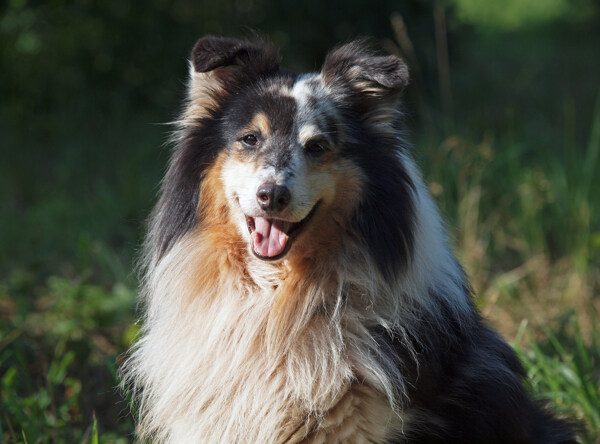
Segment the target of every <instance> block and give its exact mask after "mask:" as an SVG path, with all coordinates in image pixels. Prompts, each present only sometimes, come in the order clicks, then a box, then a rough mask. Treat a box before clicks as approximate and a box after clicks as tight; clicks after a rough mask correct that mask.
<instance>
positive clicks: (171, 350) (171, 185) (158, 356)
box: [122, 36, 576, 443]
mask: <svg viewBox="0 0 600 444" xmlns="http://www.w3.org/2000/svg"><path fill="white" fill-rule="evenodd" d="M279 60H280V59H279V56H278V52H277V50H276V49H274V47H273V46H272V45H271V44H269V43H268V42H264V41H260V40H238V39H231V38H222V37H213V36H208V37H204V38H201V39H200V40H199V41H198V42H197V43H196V45H195V46H194V48H193V51H192V54H191V62H190V83H189V90H188V96H187V100H186V104H185V108H184V111H183V113H182V115H181V118H180V119H179V120H178V121H177V125H178V129H177V131H175V135H174V141H175V142H174V144H175V149H174V151H173V153H172V158H171V161H170V164H169V167H168V171H167V173H166V176H165V178H164V181H163V183H162V188H161V191H160V197H159V200H158V203H157V205H156V207H155V209H154V211H153V213H152V215H151V218H150V223H149V229H148V234H147V239H146V244H145V253H144V255H143V258H142V263H143V279H142V285H143V288H142V292H141V296H142V301H143V311H144V313H143V327H142V328H141V333H140V337H139V339H138V341H137V343H136V344H135V345H134V347H133V348H132V350H131V352H130V354H129V356H128V358H127V361H126V363H125V365H124V367H123V369H122V375H123V380H124V384H125V386H126V387H129V388H130V390H131V391H132V393H133V397H134V399H136V400H137V404H136V405H137V408H138V413H139V423H138V427H137V433H138V435H139V437H140V439H142V440H151V441H153V442H173V443H196V442H198V443H200V442H202V443H205V442H207V443H238V442H247V443H295V442H311V443H324V442H348V443H363V442H373V443H381V442H387V443H392V442H397V443H413V442H419V443H429V442H439V443H442V442H443V443H484V442H485V443H564V442H576V438H575V433H574V428H573V427H572V425H571V423H570V422H569V421H566V420H563V419H559V418H557V417H556V416H555V415H553V414H552V413H550V412H549V411H548V410H546V409H545V408H543V407H542V406H541V405H540V404H539V403H538V402H537V401H535V400H533V399H532V398H530V396H529V394H528V389H527V386H526V381H525V372H524V370H523V368H522V366H521V364H520V362H519V360H518V358H517V356H516V355H515V353H514V351H513V350H512V349H511V348H510V346H509V345H508V344H507V343H506V342H505V341H504V340H503V339H501V337H500V336H499V335H498V334H497V333H496V332H494V331H493V330H492V329H491V328H490V327H489V326H487V325H486V324H485V323H484V322H483V320H482V319H481V317H480V315H479V314H478V312H477V310H476V308H475V306H474V304H473V299H472V291H471V288H470V286H469V282H468V279H467V277H466V276H465V273H464V272H463V270H462V268H461V266H460V265H459V263H458V262H457V260H456V259H455V257H454V255H453V253H452V251H451V249H450V248H449V246H448V243H447V240H446V233H445V230H444V224H443V222H442V220H441V218H440V215H439V213H438V210H437V208H436V205H435V203H434V201H433V200H432V198H431V196H430V195H429V193H428V191H427V187H426V185H425V184H424V181H423V178H422V177H421V175H420V173H419V170H418V168H417V166H416V164H415V162H414V161H413V159H412V157H411V154H410V149H409V147H408V145H407V143H406V142H405V140H404V138H403V130H402V128H403V127H402V123H401V121H402V119H401V118H402V115H401V112H400V111H399V101H400V96H401V93H402V91H403V89H404V88H405V87H406V86H407V84H408V82H409V73H408V69H407V66H406V65H405V64H404V63H403V62H402V60H400V59H399V58H397V57H394V56H389V55H380V54H378V53H376V52H373V51H372V50H371V49H369V48H368V46H367V45H366V44H365V43H363V42H361V41H356V42H351V43H348V44H345V45H342V46H339V47H337V48H336V49H334V50H332V51H331V52H329V54H328V55H327V56H326V59H325V62H324V64H323V66H322V69H321V71H320V72H319V73H314V74H306V75H297V74H295V73H292V72H290V71H287V70H284V69H281V68H280V65H279Z"/></svg>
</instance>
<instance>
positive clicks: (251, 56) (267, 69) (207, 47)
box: [188, 36, 279, 117]
mask: <svg viewBox="0 0 600 444" xmlns="http://www.w3.org/2000/svg"><path fill="white" fill-rule="evenodd" d="M278 69H279V54H278V53H277V50H275V48H273V46H271V45H270V44H269V43H268V42H253V41H248V40H239V39H232V38H225V37H213V36H207V37H203V38H201V39H200V40H198V41H197V42H196V44H195V45H194V49H193V50H192V54H191V60H190V86H189V93H188V94H189V97H188V98H189V104H190V107H189V109H188V112H189V113H191V114H193V115H194V116H196V117H199V116H203V115H206V114H207V112H208V111H209V110H210V109H214V108H215V107H216V106H217V104H218V101H219V98H223V97H225V96H228V95H230V94H233V93H234V92H235V91H236V90H237V89H239V88H240V87H241V86H242V85H245V84H248V82H251V81H252V80H255V79H256V78H258V77H260V76H262V75H266V74H269V73H272V72H275V71H277V70H278Z"/></svg>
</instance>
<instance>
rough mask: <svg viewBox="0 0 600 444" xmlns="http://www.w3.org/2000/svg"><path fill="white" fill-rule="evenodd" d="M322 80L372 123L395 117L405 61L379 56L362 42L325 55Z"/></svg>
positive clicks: (405, 81) (406, 77)
mask: <svg viewBox="0 0 600 444" xmlns="http://www.w3.org/2000/svg"><path fill="white" fill-rule="evenodd" d="M321 73H322V76H323V80H324V81H325V84H327V85H328V86H329V87H330V88H331V89H332V90H333V91H334V93H335V94H336V95H338V96H341V98H342V100H343V102H344V103H347V104H349V105H350V106H353V107H355V108H357V109H358V110H359V111H360V112H361V113H363V114H364V115H365V117H366V118H367V119H369V120H371V121H373V122H374V123H378V122H381V123H389V122H390V121H391V120H393V119H394V117H395V111H396V107H397V105H398V100H399V99H400V94H401V93H402V91H403V90H404V88H405V87H406V85H408V81H409V75H408V67H407V66H406V64H405V63H404V62H403V61H402V60H401V59H399V58H398V57H395V56H380V55H376V54H374V53H373V52H372V51H370V50H369V49H368V48H367V47H366V45H365V44H364V43H363V42H362V41H356V42H352V43H348V44H346V45H343V46H340V47H338V48H337V49H334V50H333V51H331V52H330V53H329V54H327V57H326V58H325V63H324V64H323V68H322V70H321Z"/></svg>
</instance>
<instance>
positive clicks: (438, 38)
mask: <svg viewBox="0 0 600 444" xmlns="http://www.w3.org/2000/svg"><path fill="white" fill-rule="evenodd" d="M251 30H256V31H258V32H259V33H261V34H263V35H266V36H268V37H269V38H270V39H271V40H272V41H274V43H275V44H276V45H277V46H279V47H280V48H281V53H282V55H283V65H284V66H286V67H288V68H291V69H293V70H297V71H315V70H318V69H319V67H320V64H321V62H322V61H323V57H324V55H325V53H326V52H327V50H328V49H329V48H331V47H332V46H333V45H335V44H337V43H339V42H343V41H347V40H349V39H352V38H354V37H358V36H368V37H371V39H372V42H373V44H374V45H375V46H378V47H381V48H383V49H384V50H385V51H387V52H390V53H393V54H397V55H399V56H401V57H402V58H404V60H406V62H407V63H408V65H409V66H410V68H411V73H412V81H411V85H410V87H409V88H408V90H407V92H406V94H405V109H406V121H407V126H408V128H409V130H410V135H409V138H410V140H411V142H412V143H413V145H414V155H415V157H416V158H417V160H418V163H419V164H420V165H421V166H422V168H423V170H424V173H425V177H426V179H427V180H428V182H429V184H430V189H431V192H432V194H433V195H434V196H435V198H436V199H437V201H438V203H439V205H440V208H441V210H442V213H443V215H444V216H445V218H446V220H447V221H448V227H449V231H450V234H451V237H452V242H453V244H454V245H455V247H456V249H457V254H458V256H459V258H460V260H461V261H462V263H463V264H464V266H465V268H466V269H467V272H468V273H469V274H470V276H471V277H472V279H473V286H474V288H475V290H476V292H477V301H476V302H477V305H478V306H479V308H480V309H481V311H482V312H483V314H484V315H486V316H488V317H489V319H490V323H491V324H492V325H494V326H495V327H496V328H497V329H498V330H500V332H501V333H502V334H504V335H505V336H506V337H507V339H508V340H509V341H511V343H512V344H513V346H514V347H515V348H516V350H517V351H518V352H519V354H520V355H521V357H522V359H523V361H524V363H525V365H526V368H527V370H528V372H529V374H530V376H531V379H532V390H533V391H535V392H536V393H538V394H539V395H541V396H543V397H545V398H546V399H548V400H550V402H551V403H552V404H553V405H554V406H556V408H557V409H558V410H559V411H560V412H562V413H568V414H569V415H570V416H571V417H574V418H576V419H577V420H579V421H581V422H582V424H583V425H584V428H585V432H584V434H583V438H582V439H583V441H584V442H586V443H587V442H589V443H594V442H595V443H599V442H600V440H598V439H597V436H598V434H599V433H600V392H599V388H598V387H599V386H600V364H599V360H600V337H599V330H600V329H599V328H598V320H599V316H598V315H599V312H600V291H599V289H600V265H599V264H600V163H599V162H600V160H599V159H598V157H599V154H600V2H598V1H595V0H502V1H495V2H483V1H477V0H445V1H444V0H405V1H398V0H396V1H392V0H370V1H368V2H364V1H358V0H344V1H340V0H334V1H331V2H321V1H314V0H307V1H303V2H298V1H295V0H294V1H291V0H279V1H273V0H232V1H224V0H199V1H192V0H174V1H166V0H147V1H145V2H123V1H121V0H104V1H94V0H73V1H64V0H49V1H37V0H8V1H3V2H2V4H1V5H0V147H1V150H2V151H1V153H2V158H1V159H2V160H0V208H1V211H0V442H7V443H17V442H19V443H21V442H27V443H47V442H49V443H63V442H66V443H73V442H82V443H84V442H86V443H87V442H114V443H121V442H130V441H132V431H133V426H132V419H131V414H130V412H129V406H128V399H127V394H124V395H122V394H120V393H119V391H118V390H117V388H116V387H117V384H118V378H117V376H116V369H117V367H118V364H119V359H120V358H119V356H120V354H121V353H123V352H124V350H126V349H127V348H128V346H129V345H130V343H131V340H132V338H133V337H134V336H135V334H136V332H137V330H138V326H137V325H136V324H135V304H136V302H135V298H136V287H137V278H136V275H135V272H134V271H133V268H134V267H133V264H134V261H135V258H136V254H137V251H138V249H139V245H140V241H141V238H142V235H143V230H144V222H145V219H146V217H147V215H148V213H149V211H150V210H151V208H152V206H153V203H154V201H155V198H156V193H157V190H158V184H159V182H160V180H161V177H162V174H163V173H164V171H165V165H166V161H167V159H168V155H169V150H170V147H168V146H166V145H165V141H166V139H167V136H168V132H169V130H170V127H169V126H168V125H165V122H170V121H172V120H173V119H174V118H175V117H176V116H177V114H178V111H179V109H180V103H181V100H182V98H183V97H184V90H185V83H186V75H187V57H188V54H189V51H190V50H191V48H192V46H193V44H194V43H195V41H196V39H197V38H198V37H199V36H201V35H204V34H208V33H211V34H219V35H228V36H248V35H251Z"/></svg>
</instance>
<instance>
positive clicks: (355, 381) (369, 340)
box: [123, 85, 469, 443]
mask: <svg viewBox="0 0 600 444" xmlns="http://www.w3.org/2000/svg"><path fill="white" fill-rule="evenodd" d="M307 89H308V87H307V86H306V85H301V86H298V87H295V88H294V89H293V92H292V93H293V95H294V97H296V98H298V100H300V101H301V100H302V97H303V95H304V94H308V93H309V92H308V91H307ZM305 117H306V116H305ZM399 156H400V161H401V162H402V164H403V165H404V168H405V169H406V171H407V172H408V175H409V176H410V179H411V180H412V182H413V183H414V184H415V192H414V195H413V198H414V204H415V211H416V232H415V240H414V256H413V259H412V261H411V262H410V263H409V264H408V267H407V268H406V270H405V271H404V273H403V274H402V275H401V276H397V279H396V280H395V281H393V282H389V281H385V280H384V279H383V278H382V277H381V274H380V273H379V272H378V270H377V269H376V267H375V265H374V264H373V261H372V258H370V257H369V254H368V252H367V249H366V248H365V246H364V245H361V244H360V242H359V241H358V240H356V239H352V238H350V237H349V236H348V237H347V238H346V239H344V243H343V246H342V248H341V249H340V251H338V252H336V255H335V257H334V258H333V259H332V260H330V261H326V262H325V263H323V264H320V267H319V269H318V270H316V271H315V272H314V273H313V275H312V276H310V277H307V278H306V280H305V281H303V282H300V284H299V285H298V286H297V287H296V288H293V289H290V288H287V287H286V283H287V281H286V280H287V279H288V278H289V276H290V275H291V274H293V271H294V270H290V269H289V267H290V266H291V264H289V263H287V261H284V262H283V263H278V265H277V266H273V265H271V264H270V263H266V262H263V261H260V260H259V259H256V258H253V257H252V256H251V255H248V256H247V261H248V262H247V263H246V264H245V266H246V271H247V273H248V274H249V276H250V277H251V278H250V279H249V278H247V276H242V275H238V274H236V273H235V272H234V271H235V268H234V267H233V266H229V267H223V268H222V269H218V267H215V264H214V263H212V262H207V261H208V260H209V259H208V258H214V257H215V252H214V251H211V248H214V247H212V246H211V245H212V244H210V243H207V242H206V241H207V238H206V236H207V234H206V233H203V232H202V231H198V230H195V231H192V232H190V233H188V234H187V235H185V236H184V237H183V238H181V239H180V240H179V241H178V242H176V244H175V245H174V246H173V247H172V248H171V250H170V251H169V252H168V253H167V254H166V255H165V256H164V257H162V258H161V259H160V260H158V261H157V260H156V255H155V254H154V253H152V252H150V253H149V254H148V256H147V257H146V264H147V268H146V274H145V280H144V283H143V290H142V297H143V301H144V304H145V317H144V325H143V328H142V332H141V335H140V339H139V341H138V342H137V344H136V345H135V347H134V349H133V351H132V354H131V355H130V357H129V359H128V360H127V363H126V364H125V367H124V369H123V375H124V381H125V383H126V384H129V385H130V386H131V387H132V388H133V390H134V394H135V395H136V396H137V398H138V399H139V409H140V416H141V418H142V421H141V423H140V425H139V427H138V431H139V434H140V436H141V437H142V438H152V439H153V440H154V441H155V442H170V443H196V442H202V443H237V442H240V443H244V442H246V443H271V442H273V443H275V442H299V441H306V442H381V441H384V440H386V439H389V438H390V437H392V436H396V435H398V434H401V432H402V430H403V427H405V426H406V425H407V424H409V423H410V420H411V412H410V410H408V409H407V407H406V390H407V387H405V386H404V383H403V375H402V374H401V371H400V370H399V366H398V363H397V362H394V361H392V360H391V359H390V358H389V357H386V356H384V355H382V351H381V350H380V347H379V345H378V343H377V342H376V341H375V339H374V338H373V337H372V335H371V333H370V332H369V329H370V328H372V327H376V326H382V327H384V328H385V329H388V330H392V329H393V330H394V332H395V334H397V335H401V336H402V335H404V337H403V338H401V339H403V340H404V341H405V342H404V343H405V345H406V346H407V347H409V348H410V340H409V339H408V335H407V334H406V333H407V332H409V331H413V330H414V328H413V326H414V323H415V322H417V320H416V319H415V318H414V314H413V313H414V311H413V310H414V309H415V308H419V309H420V310H425V311H426V312H427V313H430V314H431V319H432V322H435V319H436V317H437V316H439V307H438V304H439V302H438V301H437V299H435V298H432V297H431V296H430V294H431V291H432V290H436V291H438V292H440V291H441V293H440V296H441V297H443V298H445V300H446V302H447V305H448V306H449V307H451V308H452V309H454V310H456V313H457V314H458V317H459V318H460V315H461V313H463V312H464V313H468V311H469V307H468V300H467V296H466V295H465V293H464V291H463V289H462V285H463V277H462V272H461V270H460V267H459V266H458V264H457V262H456V260H455V259H454V257H453V255H452V253H451V252H450V250H449V248H448V246H447V243H446V234H445V230H444V228H443V224H442V222H441V219H440V216H439V214H438V211H437V209H436V206H435V204H434V202H433V200H432V198H431V197H430V195H429V193H428V192H427V189H426V187H425V185H424V183H423V180H422V178H421V176H420V174H419V173H418V170H417V168H416V166H415V164H414V162H413V160H412V159H410V158H409V157H408V155H407V154H399ZM232 165H233V164H232ZM296 167H297V168H301V165H300V166H298V165H296ZM239 168H240V166H239V165H237V164H236V165H235V166H231V165H227V164H226V165H225V166H224V168H223V175H222V177H221V179H222V182H223V183H224V187H225V190H226V194H227V197H228V201H229V203H230V205H232V204H233V202H235V201H237V200H239V205H240V206H241V210H242V212H248V213H247V214H252V211H254V209H255V208H254V207H253V205H255V190H256V186H258V182H260V181H261V180H264V178H265V177H266V176H265V175H268V174H270V173H269V172H268V171H263V172H259V173H257V171H256V170H250V169H249V170H248V171H241V170H240V169H239ZM248 168H250V167H248ZM253 181H254V182H253ZM255 182H256V183H255ZM308 188H309V187H304V188H303V187H302V186H301V184H300V185H299V186H298V189H299V190H301V191H302V190H305V191H306V190H308ZM244 190H245V191H244ZM305 197H306V201H307V202H311V205H312V203H314V202H315V199H316V197H315V196H312V195H311V196H305ZM292 207H293V205H292ZM302 208H303V209H302V211H301V212H300V210H298V211H299V212H298V213H297V214H296V213H294V217H298V219H301V218H302V217H303V216H306V212H307V211H310V208H311V206H307V207H306V208H308V210H306V208H304V207H302ZM242 212H240V213H238V214H237V216H236V217H237V218H238V219H237V220H236V221H237V224H238V227H239V230H240V232H241V233H242V234H244V233H245V235H246V236H247V229H246V227H245V221H244V220H243V215H242ZM151 231H152V229H151ZM150 236H152V234H151V235H150ZM150 242H152V240H151V241H150ZM211 260H212V259H211ZM440 289H443V290H440ZM285 292H287V293H285ZM283 294H285V295H286V297H288V298H289V299H290V300H291V301H296V302H295V303H296V306H294V307H292V308H293V309H294V311H293V316H291V317H289V318H284V321H285V323H284V324H282V323H279V324H277V327H276V329H275V330H273V328H275V327H273V326H272V325H271V323H272V322H274V321H273V318H272V317H273V310H274V309H275V307H276V303H277V301H279V298H280V297H282V295H283ZM282 322H283V321H282ZM282 329H283V330H284V331H281V330H282ZM414 358H415V359H418V357H417V356H414Z"/></svg>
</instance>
